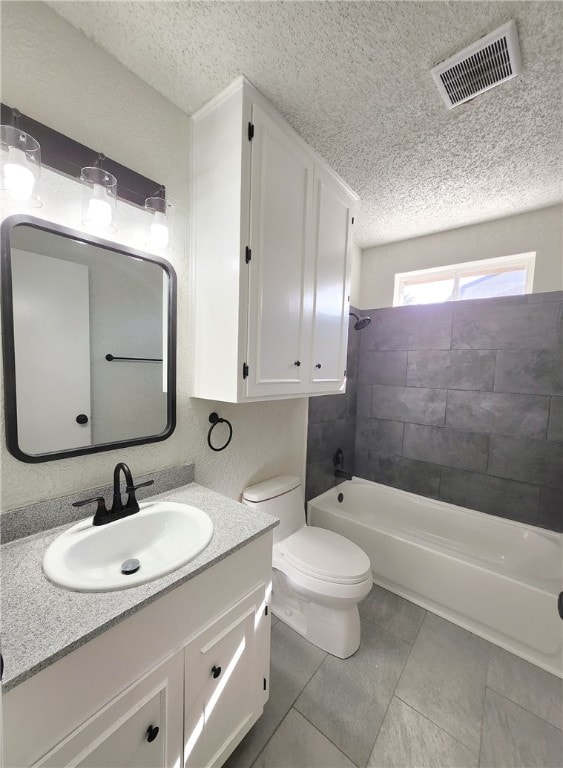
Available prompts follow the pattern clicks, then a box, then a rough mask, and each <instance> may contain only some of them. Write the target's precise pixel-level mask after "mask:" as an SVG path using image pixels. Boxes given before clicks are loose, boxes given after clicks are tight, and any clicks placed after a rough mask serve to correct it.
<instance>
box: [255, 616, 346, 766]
mask: <svg viewBox="0 0 563 768" xmlns="http://www.w3.org/2000/svg"><path fill="white" fill-rule="evenodd" d="M278 621H282V620H281V619H278ZM282 624H284V625H285V626H286V627H289V625H288V624H285V622H283V621H282ZM289 629H292V628H291V627H289ZM293 632H295V630H293ZM297 634H299V633H297ZM327 656H328V653H326V651H325V656H324V659H323V660H322V661H321V662H319V664H318V665H317V667H315V669H314V671H313V673H312V674H311V676H310V677H309V678H308V679H307V682H306V683H304V685H303V687H302V688H300V690H299V692H298V694H297V696H296V697H295V698H294V699H293V701H292V702H291V704H290V705H289V708H288V709H287V711H286V713H285V714H284V716H283V717H282V719H281V720H280V722H279V723H278V724H277V725H276V727H275V728H274V730H273V731H272V733H271V734H270V735H269V736H268V739H267V740H266V742H265V743H264V746H263V747H262V749H261V750H260V752H259V753H258V754H257V755H256V759H255V760H254V761H253V763H252V766H251V768H254V766H255V765H256V763H257V762H258V758H259V757H260V755H261V754H262V752H263V751H264V750H265V749H266V747H267V746H268V744H269V743H270V741H271V740H272V739H273V737H274V734H275V733H277V731H278V730H279V727H280V725H281V724H282V723H283V721H284V720H285V718H286V717H287V716H288V714H289V713H290V712H291V710H292V709H294V707H295V702H296V701H297V699H298V698H299V697H300V696H301V694H302V693H303V691H304V690H305V688H306V687H307V686H308V685H309V683H310V682H311V680H312V679H313V677H314V676H315V675H316V674H317V672H318V671H319V669H320V668H321V666H322V664H324V662H325V660H326V658H327ZM270 677H271V675H270ZM269 700H270V698H269V697H268V701H269ZM295 711H296V712H299V710H298V709H296V710H295ZM299 714H301V712H299ZM317 730H318V729H317ZM319 733H320V731H319ZM340 751H342V750H340Z"/></svg>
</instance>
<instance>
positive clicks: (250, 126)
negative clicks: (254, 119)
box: [248, 123, 254, 141]
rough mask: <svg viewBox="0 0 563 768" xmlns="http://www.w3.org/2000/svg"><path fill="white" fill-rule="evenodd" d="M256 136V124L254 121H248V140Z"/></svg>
mask: <svg viewBox="0 0 563 768" xmlns="http://www.w3.org/2000/svg"><path fill="white" fill-rule="evenodd" d="M253 138H254V125H253V123H248V141H252V139H253Z"/></svg>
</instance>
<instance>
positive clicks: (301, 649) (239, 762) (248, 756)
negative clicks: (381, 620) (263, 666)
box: [225, 621, 326, 768]
mask: <svg viewBox="0 0 563 768" xmlns="http://www.w3.org/2000/svg"><path fill="white" fill-rule="evenodd" d="M325 656H326V653H325V652H324V651H321V650H320V648H317V647H316V646H315V645H311V643H309V642H307V640H305V639H304V638H302V637H301V635H298V634H297V632H294V631H293V630H292V629H290V627H288V626H287V624H284V623H283V621H278V622H277V623H276V624H275V625H274V626H272V648H271V655H270V698H269V700H268V703H267V704H266V706H265V708H264V714H263V715H262V717H261V718H260V720H258V722H257V723H256V725H255V726H254V727H253V728H252V730H251V731H250V732H249V733H248V734H247V735H246V736H245V738H244V739H243V740H242V742H241V743H240V744H239V746H238V747H237V748H236V749H235V751H234V752H233V754H232V755H231V757H230V758H229V759H228V760H227V762H226V763H225V768H248V766H250V765H252V762H253V761H254V760H255V759H256V757H257V755H258V754H259V753H260V751H261V750H262V749H263V747H264V745H265V744H266V742H267V741H268V739H269V738H270V736H271V735H272V734H273V732H274V731H275V730H276V728H277V727H278V725H279V724H280V723H281V721H282V720H283V718H284V717H285V715H286V714H287V713H288V711H289V710H290V708H291V706H292V705H293V703H294V701H295V699H296V698H297V697H298V696H299V694H300V693H301V691H302V690H303V688H304V687H305V685H306V684H307V683H308V682H309V680H310V679H311V676H312V675H313V674H314V673H315V670H316V669H317V668H318V666H319V664H320V663H321V662H322V660H323V659H324V658H325Z"/></svg>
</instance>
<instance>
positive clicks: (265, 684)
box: [264, 678, 267, 690]
mask: <svg viewBox="0 0 563 768" xmlns="http://www.w3.org/2000/svg"><path fill="white" fill-rule="evenodd" d="M266 686H267V683H266V678H264V690H266Z"/></svg>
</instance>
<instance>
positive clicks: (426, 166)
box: [49, 0, 563, 247]
mask: <svg viewBox="0 0 563 768" xmlns="http://www.w3.org/2000/svg"><path fill="white" fill-rule="evenodd" d="M49 5H51V6H52V7H53V8H54V9H55V10H56V11H57V13H59V14H60V15H61V16H63V17H64V18H66V19H67V20H68V21H69V22H71V24H73V25H74V26H75V27H78V28H79V29H81V30H82V31H83V32H84V33H85V34H86V35H88V36H89V37H90V38H92V39H93V40H94V41H95V42H97V43H98V44H99V45H100V46H102V47H103V48H105V49H106V50H107V51H109V52H110V53H111V54H113V55H114V56H115V57H116V58H117V59H119V61H121V62H122V63H123V64H124V65H125V66H127V67H128V68H129V69H131V70H132V71H133V72H135V73H136V74H137V75H138V76H139V77H140V78H142V79H143V80H145V81H146V82H147V83H149V84H150V85H152V86H153V87H154V88H155V89H156V90H158V91H160V92H161V93H163V94H164V95H165V96H167V97H168V98H169V99H170V100H171V101H172V102H174V103H175V104H177V105H178V106H179V107H181V108H182V109H184V110H186V111H187V112H188V113H192V112H194V111H195V110H197V109H198V108H199V107H201V106H202V105H203V104H204V103H205V102H206V101H208V100H209V99H210V98H212V97H213V96H214V95H215V94H217V93H218V92H219V91H220V90H221V89H222V88H224V87H225V86H227V85H228V84H229V83H230V82H231V81H232V80H234V79H235V78H236V77H238V76H239V75H240V74H244V75H246V76H247V77H248V78H249V79H250V80H251V81H252V82H253V83H254V84H255V85H256V86H257V87H258V88H259V89H260V90H261V91H262V92H263V93H264V94H265V95H266V96H267V97H268V98H269V99H270V100H271V101H272V102H273V103H274V104H275V105H276V106H277V107H278V109H280V111H281V112H282V113H283V114H284V115H285V117H286V118H287V119H288V120H289V122H290V123H291V124H292V125H293V127H294V128H295V129H296V130H297V131H298V132H299V133H300V134H301V135H302V136H303V137H304V138H305V139H306V140H307V141H309V142H310V143H311V144H312V145H313V146H314V147H315V148H316V149H317V150H318V152H319V153H320V154H321V155H322V156H323V157H325V158H326V160H327V161H328V162H329V163H330V164H331V165H332V166H333V167H334V168H335V169H336V170H337V171H338V172H339V173H340V174H341V176H342V177H343V178H344V179H345V180H346V181H347V182H348V183H349V184H350V186H351V187H352V188H353V189H355V191H356V192H357V193H358V194H359V195H360V197H361V205H360V209H359V210H358V215H357V227H356V231H355V239H356V242H357V243H358V244H359V245H360V246H361V247H367V246H370V245H376V244H380V243H384V242H390V241H393V240H402V239H404V238H408V237H415V236H417V235H423V234H428V233H430V232H436V231H439V230H442V229H450V228H452V227H459V226H463V225H466V224H472V223H476V222H479V221H484V220H487V219H493V218H497V217H500V216H507V215H510V214H513V213H519V212H522V211H526V210H530V209H533V208H539V207H542V206H546V205H550V204H553V203H556V202H558V201H560V200H561V198H562V188H561V183H562V178H561V168H562V146H561V117H562V101H561V85H562V75H561V52H562V45H561V40H562V35H561V25H562V17H563V7H562V6H561V4H560V3H559V2H190V1H188V0H183V1H182V2H168V1H164V0H163V1H160V2H159V1H158V0H155V1H153V2H89V1H86V2H77V1H74V2H50V3H49ZM511 18H514V19H515V20H516V22H517V26H518V32H519V37H520V45H521V48H522V59H523V73H522V75H520V76H519V77H517V78H515V79H513V80H511V81H509V82H508V83H505V84H503V85H500V86H499V87H497V88H495V89H493V90H491V91H489V92H488V93H485V94H483V95H482V96H479V97H477V98H476V99H475V100H474V101H472V102H468V103H466V104H464V105H462V106H460V107H457V108H456V109H454V110H451V111H448V110H446V109H445V107H444V105H443V102H442V100H441V97H440V95H439V94H438V91H437V90H436V88H435V86H434V84H433V81H432V78H431V76H430V72H429V70H430V68H431V67H432V66H433V65H435V64H437V63H438V62H439V61H441V60H442V59H444V58H447V57H448V56H450V55H451V54H453V53H455V52H456V51H458V50H459V49H461V48H463V47H464V46H466V45H468V44H469V43H471V42H473V41H474V40H476V39H477V38H479V37H481V36H482V35H484V34H486V33H488V32H490V31H492V30H493V29H495V28H496V27H498V26H499V25H500V24H502V23H504V22H506V21H508V20H509V19H511Z"/></svg>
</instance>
